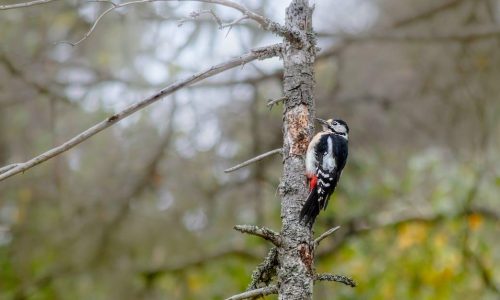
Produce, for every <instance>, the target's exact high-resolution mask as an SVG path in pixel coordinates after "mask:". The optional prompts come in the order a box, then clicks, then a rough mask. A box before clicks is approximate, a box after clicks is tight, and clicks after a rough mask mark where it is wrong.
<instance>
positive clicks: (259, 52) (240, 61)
mask: <svg viewBox="0 0 500 300" xmlns="http://www.w3.org/2000/svg"><path fill="white" fill-rule="evenodd" d="M281 48H282V45H281V44H275V45H272V46H268V47H263V48H256V49H253V50H251V51H250V52H248V53H246V54H243V55H241V56H240V57H237V58H233V59H231V60H229V61H226V62H224V63H221V64H218V65H215V66H212V67H210V68H208V69H206V70H204V71H201V72H199V73H196V74H194V75H191V76H190V77H188V78H186V79H183V80H180V81H177V82H174V83H172V84H171V85H169V86H167V87H166V88H164V89H162V90H160V91H159V92H157V93H156V94H154V95H151V96H149V97H148V98H146V99H143V100H141V101H139V102H137V103H135V104H132V105H130V106H128V107H127V108H125V109H124V110H122V111H120V112H118V113H116V114H114V115H112V116H110V117H108V118H106V119H105V120H103V121H101V122H100V123H97V124H96V125H94V126H92V127H90V128H89V129H87V130H85V131H83V132H82V133H80V134H78V135H76V136H75V137H73V138H71V139H70V140H68V141H67V142H65V143H64V144H62V145H60V146H58V147H55V148H53V149H51V150H49V151H47V152H44V153H42V154H40V155H39V156H37V157H35V158H32V159H30V160H29V161H27V162H24V163H20V164H18V166H16V167H15V168H13V169H11V170H9V171H7V172H5V173H3V174H1V175H0V181H2V180H4V179H6V178H9V177H11V176H13V175H15V174H18V173H21V172H24V171H26V170H28V169H30V168H32V167H34V166H36V165H38V164H40V163H42V162H45V161H47V160H49V159H51V158H52V157H54V156H56V155H59V154H61V153H63V152H65V151H67V150H69V149H71V148H73V147H75V146H76V145H78V144H80V143H81V142H83V141H85V140H87V139H88V138H90V137H92V136H94V135H95V134H97V133H99V132H101V131H102V130H104V129H106V128H108V127H110V126H112V125H114V124H115V123H117V122H118V121H120V120H122V119H124V118H126V117H128V116H130V115H131V114H133V113H135V112H137V111H139V110H141V109H143V108H144V107H146V106H148V105H150V104H151V103H154V102H156V101H158V100H160V99H162V98H164V97H165V96H168V95H170V94H172V93H174V92H176V91H178V90H180V89H182V88H184V87H186V86H189V85H192V84H195V83H196V82H199V81H201V80H203V79H205V78H208V77H211V76H214V75H216V74H219V73H221V72H224V71H226V70H229V69H231V68H234V67H237V66H241V65H244V64H246V63H249V62H251V61H253V60H256V59H266V58H270V57H274V56H277V55H279V53H280V51H281Z"/></svg>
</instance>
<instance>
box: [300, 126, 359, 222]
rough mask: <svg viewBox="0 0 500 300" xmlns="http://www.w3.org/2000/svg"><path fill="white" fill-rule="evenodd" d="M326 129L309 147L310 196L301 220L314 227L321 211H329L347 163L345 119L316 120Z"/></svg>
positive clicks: (346, 127)
mask: <svg viewBox="0 0 500 300" xmlns="http://www.w3.org/2000/svg"><path fill="white" fill-rule="evenodd" d="M316 120H317V121H318V122H320V123H321V125H322V126H323V130H322V131H321V132H319V133H317V134H316V135H315V136H314V137H313V139H312V140H311V142H310V143H309V146H308V148H307V152H306V177H307V180H308V183H309V196H308V197H307V200H306V203H305V204H304V206H303V207H302V210H301V211H300V220H301V221H303V222H304V223H305V224H312V223H314V220H315V219H316V216H317V215H318V214H319V212H320V210H321V209H326V206H327V204H328V199H329V198H330V195H331V194H332V193H333V192H334V191H335V187H336V186H337V183H338V181H339V178H340V175H341V174H342V169H343V168H344V166H345V164H346V161H347V154H348V147H347V141H348V139H349V127H348V126H347V123H346V122H344V121H343V120H333V119H329V120H327V121H325V120H322V119H318V118H316Z"/></svg>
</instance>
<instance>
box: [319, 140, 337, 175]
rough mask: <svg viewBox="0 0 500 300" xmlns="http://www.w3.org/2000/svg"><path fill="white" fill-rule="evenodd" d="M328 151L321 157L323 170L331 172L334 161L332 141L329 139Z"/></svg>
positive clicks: (333, 167) (334, 166) (334, 165)
mask: <svg viewBox="0 0 500 300" xmlns="http://www.w3.org/2000/svg"><path fill="white" fill-rule="evenodd" d="M327 143H328V150H327V151H326V152H325V153H324V155H323V165H322V167H323V170H328V171H332V170H333V169H335V168H336V164H335V159H334V158H333V141H332V138H331V137H328V139H327Z"/></svg>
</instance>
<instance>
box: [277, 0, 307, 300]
mask: <svg viewBox="0 0 500 300" xmlns="http://www.w3.org/2000/svg"><path fill="white" fill-rule="evenodd" d="M311 16H312V8H311V7H310V6H309V1H308V0H293V1H292V2H291V4H290V6H289V7H288V8H287V10H286V24H285V25H286V27H287V29H288V30H292V31H295V32H297V33H298V34H299V35H300V38H301V41H300V42H296V41H291V40H287V39H285V41H284V50H283V64H284V83H283V84H284V86H283V87H284V95H285V97H286V100H285V101H284V111H283V121H284V122H283V159H284V170H283V177H282V180H281V185H280V195H281V219H282V222H283V227H282V231H281V236H282V244H281V245H282V246H281V247H279V250H278V259H279V262H280V263H279V269H278V286H279V299H287V300H292V299H312V289H313V283H314V274H313V245H312V242H311V241H312V231H311V228H309V227H307V226H304V225H302V224H300V222H299V213H300V210H301V208H302V205H303V203H304V202H305V199H306V198H307V188H306V177H305V163H304V159H305V153H306V150H307V146H308V143H309V141H310V139H311V136H312V133H313V130H314V122H313V120H314V99H313V88H314V70H313V63H314V59H315V56H316V47H315V39H314V35H313V33H312V23H311V19H312V18H311Z"/></svg>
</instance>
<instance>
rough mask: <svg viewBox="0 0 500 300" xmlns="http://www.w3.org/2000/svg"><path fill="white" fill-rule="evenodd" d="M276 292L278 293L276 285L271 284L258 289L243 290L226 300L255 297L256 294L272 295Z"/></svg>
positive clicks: (241, 299)
mask: <svg viewBox="0 0 500 300" xmlns="http://www.w3.org/2000/svg"><path fill="white" fill-rule="evenodd" d="M277 293H278V287H276V286H275V285H272V286H268V287H263V288H260V289H256V290H251V291H248V292H244V293H241V294H238V295H234V296H231V297H229V298H227V299H226V300H243V299H248V298H252V297H257V296H267V295H274V294H277Z"/></svg>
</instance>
